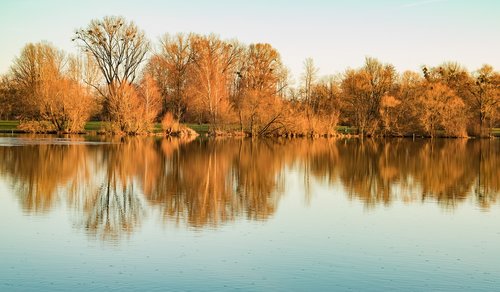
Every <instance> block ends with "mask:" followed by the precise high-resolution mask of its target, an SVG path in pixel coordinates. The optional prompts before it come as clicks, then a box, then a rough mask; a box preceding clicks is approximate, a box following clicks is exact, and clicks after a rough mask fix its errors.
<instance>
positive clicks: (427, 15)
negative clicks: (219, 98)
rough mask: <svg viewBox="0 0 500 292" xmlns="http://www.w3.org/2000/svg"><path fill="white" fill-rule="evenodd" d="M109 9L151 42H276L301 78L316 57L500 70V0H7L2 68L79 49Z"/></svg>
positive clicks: (325, 66) (1, 7)
mask: <svg viewBox="0 0 500 292" xmlns="http://www.w3.org/2000/svg"><path fill="white" fill-rule="evenodd" d="M106 15H119V16H124V17H125V18H126V19H128V20H132V21H134V22H135V23H136V24H137V25H138V26H139V27H140V28H141V29H143V30H144V31H145V33H146V35H147V36H148V38H149V39H150V40H151V41H152V42H153V44H156V43H158V39H159V37H160V36H162V35H163V34H165V33H169V34H175V33H177V32H195V33H200V34H209V33H215V34H218V35H219V36H220V37H221V38H223V39H234V38H236V39H238V40H239V41H241V42H243V43H246V44H250V43H269V44H271V45H272V46H273V47H275V48H276V49H277V50H278V51H279V52H280V54H281V57H282V61H283V63H284V64H285V65H286V66H287V67H289V68H290V70H291V73H292V76H293V77H294V78H298V77H299V76H300V74H301V72H302V68H303V62H304V60H305V59H306V58H308V57H311V58H313V59H314V63H315V65H316V66H317V67H318V68H319V69H320V71H319V74H320V75H327V74H336V73H341V72H344V71H345V69H347V68H357V67H360V66H362V64H363V62H364V59H365V57H368V56H369V57H375V58H377V59H379V60H380V61H382V62H384V63H391V64H393V65H394V66H395V67H396V69H397V70H399V71H401V72H402V71H405V70H414V71H418V70H420V68H421V66H422V65H424V64H425V65H428V66H436V65H439V64H440V63H443V62H445V61H457V62H459V63H461V64H462V65H464V66H465V67H466V68H467V69H469V70H476V69H478V68H479V67H480V66H481V65H483V64H486V63H487V64H490V65H492V66H493V67H494V68H496V69H497V70H499V69H500V0H377V1H376V0H341V1H335V0H330V1H326V0H308V1H294V0H288V1H285V0H275V1H273V0H267V1H266V0H252V1H250V0H248V1H243V0H242V1H237V0H232V1H229V0H209V1H201V0H195V1H188V0H184V1H173V0H163V1H161V0H142V1H132V0H118V1H114V0H113V1H101V0H85V1H84V0H81V1H71V0H0V36H1V37H2V41H1V47H0V74H3V73H6V72H7V71H8V70H9V66H10V65H11V64H12V61H13V60H14V59H15V57H16V56H18V55H19V54H20V51H21V49H22V47H23V46H24V45H25V44H27V43H29V42H39V41H48V42H50V43H52V44H54V45H55V46H56V47H58V48H61V49H63V50H65V51H67V52H70V53H76V52H77V49H76V47H75V44H74V43H72V42H71V38H72V36H73V35H74V31H75V30H76V29H77V28H84V27H86V26H87V25H88V24H89V22H90V20H92V19H96V18H102V17H103V16H106Z"/></svg>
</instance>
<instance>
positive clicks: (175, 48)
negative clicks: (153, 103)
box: [148, 34, 194, 121]
mask: <svg viewBox="0 0 500 292" xmlns="http://www.w3.org/2000/svg"><path fill="white" fill-rule="evenodd" d="M193 58H194V51H193V50H192V48H191V45H190V36H189V35H185V34H176V35H174V36H171V35H168V34H167V35H164V36H163V37H162V38H161V40H160V49H159V52H158V53H156V54H155V55H154V56H153V58H151V60H150V61H149V64H148V70H149V71H150V72H151V76H152V77H153V78H154V79H155V80H156V82H157V84H158V86H159V89H160V91H161V93H162V97H163V99H164V100H163V109H162V112H163V113H165V112H167V111H169V112H172V113H173V115H174V117H175V119H176V120H178V121H180V120H181V119H182V117H183V115H184V114H185V112H186V110H187V101H188V99H189V97H188V96H187V95H188V93H189V91H188V86H189V83H188V82H189V77H190V75H189V73H190V71H189V66H191V65H192V64H193Z"/></svg>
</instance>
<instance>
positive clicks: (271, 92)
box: [233, 43, 287, 135]
mask: <svg viewBox="0 0 500 292" xmlns="http://www.w3.org/2000/svg"><path fill="white" fill-rule="evenodd" d="M242 59H243V60H244V61H243V64H242V66H241V67H240V69H239V71H237V72H236V75H237V76H236V77H237V82H238V92H237V95H236V96H235V98H234V99H233V102H234V105H235V108H236V110H237V111H238V116H239V121H240V126H241V129H242V130H243V127H246V129H248V131H249V133H251V134H252V135H264V134H265V133H269V131H274V130H276V129H277V128H276V127H275V125H276V124H277V123H279V119H280V117H281V116H282V114H283V112H282V105H281V100H280V98H279V93H280V92H281V91H283V89H284V86H285V85H284V83H283V82H282V80H283V79H285V78H286V74H287V73H286V70H285V68H284V66H283V64H282V62H281V57H280V55H279V53H278V51H277V50H276V49H275V48H273V47H272V46H271V45H269V44H260V43H257V44H251V45H250V46H249V47H248V48H247V49H246V50H245V52H244V55H243V58H242Z"/></svg>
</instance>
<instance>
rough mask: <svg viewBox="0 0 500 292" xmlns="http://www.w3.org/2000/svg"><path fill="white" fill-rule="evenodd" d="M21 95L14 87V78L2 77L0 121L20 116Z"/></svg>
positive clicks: (9, 76)
mask: <svg viewBox="0 0 500 292" xmlns="http://www.w3.org/2000/svg"><path fill="white" fill-rule="evenodd" d="M19 100H20V94H19V91H18V89H17V88H16V87H15V86H14V82H13V81H12V76H11V75H10V74H6V75H3V76H0V104H1V105H2V106H1V107H0V119H1V120H9V119H15V118H17V117H18V116H19V115H20V112H21V110H22V106H21V104H20V102H19Z"/></svg>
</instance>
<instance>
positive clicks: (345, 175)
mask: <svg viewBox="0 0 500 292" xmlns="http://www.w3.org/2000/svg"><path fill="white" fill-rule="evenodd" d="M70 141H74V142H79V141H83V138H82V137H75V138H70ZM111 142H113V143H112V144H104V145H103V144H100V145H53V144H50V143H49V144H44V145H29V146H20V147H0V175H1V176H3V177H5V178H7V181H8V182H10V183H11V185H12V189H13V190H14V192H15V195H16V196H17V198H18V199H19V201H20V203H21V205H22V208H23V209H24V210H26V211H28V212H36V213H39V212H47V211H49V210H50V209H51V208H53V207H54V206H56V205H57V204H59V203H60V202H66V203H67V204H68V206H69V208H70V209H71V210H75V212H76V213H77V214H80V215H78V216H79V217H78V218H79V222H81V223H80V226H83V227H84V228H85V229H86V230H87V231H88V233H89V234H90V235H93V236H96V237H98V238H103V239H108V238H117V237H119V236H121V235H124V234H130V233H131V232H132V231H133V230H134V228H137V227H138V226H139V225H140V223H141V221H142V219H143V218H144V216H146V215H147V214H150V212H148V211H149V210H150V209H157V210H160V211H161V212H160V213H161V214H162V217H163V218H164V219H165V220H168V221H174V222H177V223H178V224H183V223H186V224H188V225H189V226H193V227H198V228H201V227H204V226H217V225H219V224H222V223H224V222H226V221H230V220H235V219H236V218H239V217H242V216H243V217H246V218H248V219H251V220H265V219H267V218H269V217H270V216H272V215H273V214H274V213H275V212H276V209H277V206H278V204H279V200H280V198H281V196H282V195H283V194H284V192H285V191H286V182H287V179H288V178H287V177H286V175H287V173H288V172H287V171H285V170H286V169H292V170H298V171H300V173H301V174H302V175H303V177H304V190H303V192H304V194H305V199H306V202H308V201H310V200H313V199H314V198H313V196H312V194H313V193H314V191H313V190H314V185H315V184H318V183H327V184H329V185H338V184H340V185H341V186H342V187H343V188H344V190H345V193H346V195H347V196H348V197H349V198H351V199H356V200H360V201H362V202H364V203H365V204H366V206H368V207H374V206H377V205H379V204H383V205H389V204H391V203H392V202H393V201H402V202H405V203H411V202H418V201H429V200H430V201H435V202H437V203H438V204H440V205H441V206H443V207H445V208H454V207H456V206H457V205H458V204H460V203H461V202H463V201H464V200H466V199H467V198H472V199H473V201H474V202H476V203H477V204H478V206H480V207H481V208H484V209H487V208H489V207H490V206H491V204H494V203H496V202H497V199H498V195H499V193H500V169H499V167H498V165H500V141H498V140H463V139H462V140H442V139H441V140H440V139H434V140H416V141H412V140H409V139H385V140H371V139H362V140H358V139H351V140H326V139H319V140H305V139H304V140H302V139H294V140H250V139H197V140H194V141H189V140H179V139H170V140H168V139H158V138H151V137H148V138H133V137H130V138H118V139H116V140H113V141H111ZM82 214H83V215H82Z"/></svg>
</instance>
